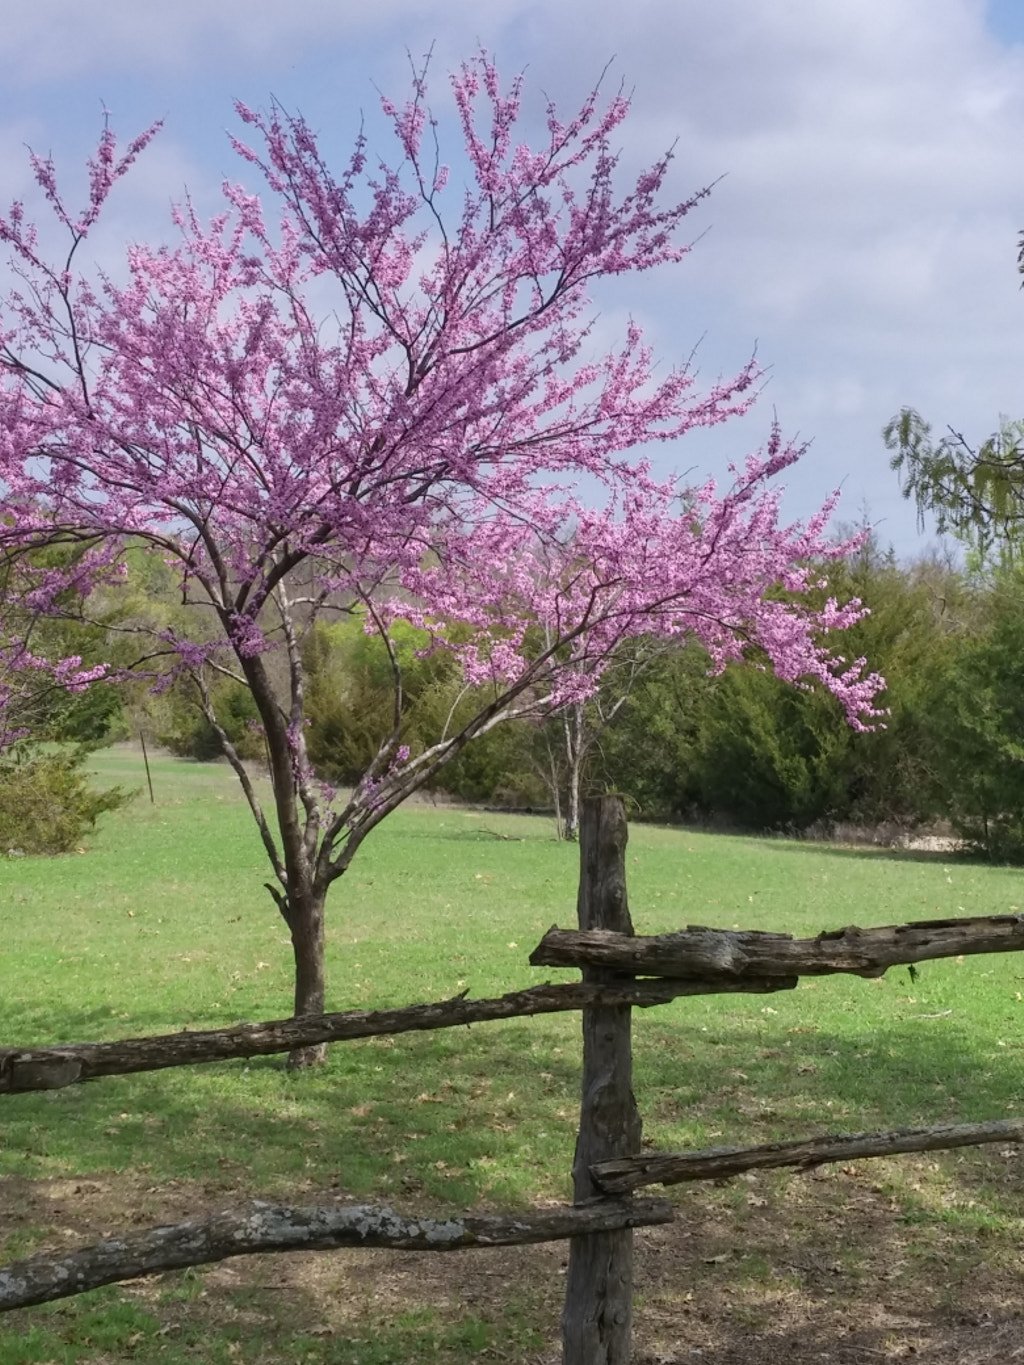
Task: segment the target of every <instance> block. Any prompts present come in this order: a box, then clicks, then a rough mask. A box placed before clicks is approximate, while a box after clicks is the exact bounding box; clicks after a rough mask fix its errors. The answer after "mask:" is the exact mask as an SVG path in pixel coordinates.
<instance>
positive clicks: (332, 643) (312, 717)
mask: <svg viewBox="0 0 1024 1365" xmlns="http://www.w3.org/2000/svg"><path fill="white" fill-rule="evenodd" d="M391 644H392V648H393V650H394V660H392V658H391V656H390V655H389V654H388V650H387V647H386V645H385V643H384V641H383V640H382V639H381V638H380V636H379V635H376V634H367V633H366V631H365V630H364V629H363V618H362V616H359V615H353V616H351V617H349V618H348V619H347V620H345V621H342V622H339V623H337V624H335V625H331V626H325V625H317V627H316V628H315V629H314V631H313V632H312V633H311V635H310V636H309V638H308V640H307V641H306V644H305V646H304V649H303V663H304V665H305V667H306V670H307V684H306V714H307V716H308V718H309V721H310V729H309V735H308V745H309V754H310V759H311V761H312V763H313V764H314V766H315V767H316V769H317V771H318V772H320V773H321V774H322V775H323V776H324V777H326V778H327V779H328V780H329V781H331V782H341V783H345V782H355V781H356V780H357V779H358V778H359V777H361V776H362V774H363V773H364V772H365V771H366V768H367V767H368V766H369V764H370V763H371V762H372V760H373V759H374V757H375V756H376V754H377V751H378V749H379V748H380V745H381V742H382V740H384V739H385V738H386V737H387V736H388V735H390V734H391V732H392V729H393V726H394V724H395V667H396V666H397V668H398V669H399V671H400V676H401V685H402V695H401V705H400V722H401V741H402V743H403V744H407V745H408V746H409V748H410V749H411V750H412V752H413V753H417V752H419V751H421V750H422V749H423V748H424V747H425V746H426V745H427V744H430V743H434V742H436V740H438V739H439V738H440V737H441V735H442V734H443V733H444V729H445V725H446V722H447V721H448V717H449V714H450V713H451V712H452V708H453V707H455V706H456V705H457V703H458V700H459V695H460V686H461V684H460V677H459V670H458V666H457V664H456V662H455V660H454V659H453V658H452V657H451V655H450V654H448V653H446V652H445V651H443V650H438V651H434V652H426V651H427V646H428V645H429V639H428V637H427V635H426V634H425V632H423V631H420V630H416V629H415V628H414V627H412V626H409V625H407V624H405V623H404V622H401V621H397V622H395V624H394V625H393V627H392V629H391Z"/></svg>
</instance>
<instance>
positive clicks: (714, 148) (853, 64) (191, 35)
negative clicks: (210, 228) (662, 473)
mask: <svg viewBox="0 0 1024 1365" xmlns="http://www.w3.org/2000/svg"><path fill="white" fill-rule="evenodd" d="M9 8H10V11H11V12H10V14H8V15H5V32H4V41H3V50H2V52H0V78H2V80H3V85H4V88H5V91H6V94H5V96H0V197H6V198H10V196H11V195H12V194H14V193H23V192H24V187H25V174H24V170H23V165H24V163H23V161H22V160H21V153H20V143H21V142H22V141H24V140H29V141H32V142H34V143H36V145H43V146H47V145H50V144H51V143H53V144H55V145H56V146H57V148H58V150H61V151H62V152H63V151H65V150H67V149H70V148H71V147H72V146H74V147H75V148H76V153H75V154H76V155H79V156H80V155H81V152H82V150H83V149H84V148H85V147H86V146H87V145H88V142H89V139H88V138H86V139H85V140H84V141H83V133H82V128H81V124H82V120H83V117H84V114H83V111H87V110H94V109H97V108H98V104H99V99H100V97H101V96H103V97H105V98H107V99H108V100H109V101H110V102H111V104H112V105H114V106H115V107H116V108H117V109H118V123H119V126H121V127H124V128H125V129H126V130H134V127H135V126H136V124H138V123H141V122H143V121H145V120H147V119H148V118H149V117H151V116H152V115H153V114H154V113H155V114H159V113H161V112H166V113H167V115H168V130H167V132H166V133H165V134H164V135H162V137H161V139H160V141H159V143H158V144H157V147H155V148H154V149H153V151H152V152H151V153H150V154H149V156H148V158H147V159H146V160H145V161H144V162H143V163H142V165H140V167H139V170H138V173H137V175H136V176H135V177H134V179H133V182H132V184H131V185H128V186H125V187H124V189H123V191H122V194H121V196H119V198H118V200H117V201H116V204H115V205H112V208H113V209H114V212H113V213H112V216H111V221H110V223H109V224H108V225H107V237H106V238H105V241H109V242H110V243H111V245H113V242H114V240H115V239H116V238H117V236H118V234H122V235H124V236H129V237H130V236H139V235H143V234H144V233H148V232H149V231H151V230H153V226H152V225H153V224H154V223H155V222H156V221H157V218H158V217H159V218H160V219H161V221H162V218H163V214H164V207H165V205H166V203H167V201H168V200H169V199H171V198H173V197H177V196H178V194H179V192H180V189H181V185H182V182H183V181H185V180H187V181H188V182H189V183H190V185H191V186H192V187H193V189H194V190H196V192H197V194H198V195H199V196H200V197H201V198H202V199H203V201H204V202H206V201H207V200H209V201H211V202H212V191H213V189H214V187H215V185H216V184H217V182H218V181H219V179H220V176H221V175H222V174H223V173H224V172H225V171H226V172H228V173H231V172H232V167H231V158H230V156H229V155H228V154H227V152H226V151H225V143H224V139H223V135H222V132H221V130H222V129H223V127H224V126H225V124H228V123H230V121H231V116H230V99H231V96H232V95H234V94H239V95H241V96H242V97H243V98H246V99H250V100H253V101H258V100H260V99H265V98H266V96H267V94H268V93H269V92H270V91H271V90H273V91H274V92H275V93H277V94H279V95H280V96H281V97H282V98H283V99H284V100H285V101H286V103H287V104H289V106H290V107H293V108H294V107H297V108H302V109H304V110H306V111H307V112H308V114H309V117H310V120H311V122H312V123H313V124H314V126H316V127H318V128H321V129H322V130H323V132H324V136H325V141H326V142H327V143H328V144H329V145H330V147H331V150H332V153H335V152H336V153H339V154H340V153H342V152H343V151H344V150H345V149H346V148H347V147H348V146H349V145H350V143H351V135H352V131H353V130H354V128H355V126H356V123H357V119H358V111H359V109H360V108H361V107H362V108H366V107H370V108H372V106H373V104H374V101H375V94H374V90H373V83H374V82H376V83H378V84H379V85H381V86H382V87H385V88H387V89H389V90H395V89H396V88H397V89H398V90H399V92H400V91H401V89H402V88H404V82H405V73H406V58H405V50H406V48H408V49H410V50H411V51H412V52H413V53H415V54H418V53H421V52H423V51H425V50H426V48H427V46H428V45H429V44H430V42H431V40H435V43H436V46H435V53H436V69H437V70H438V72H440V71H443V70H445V69H446V68H447V67H448V66H450V65H451V64H453V63H454V62H455V61H457V60H458V59H459V58H460V57H462V56H465V55H466V54H468V53H469V52H471V51H472V50H473V49H474V48H475V46H476V44H477V42H478V41H481V42H483V43H484V44H485V45H486V46H488V47H491V48H493V49H495V50H496V52H497V54H498V56H499V59H500V62H501V65H502V68H503V69H504V70H506V71H508V70H510V69H515V68H517V67H519V66H522V65H527V66H528V68H529V83H530V90H531V91H532V92H533V93H532V99H533V101H534V103H533V104H532V105H531V106H530V107H531V108H532V109H534V110H537V109H538V108H539V107H540V104H541V96H540V93H539V92H540V91H545V92H547V93H550V94H551V95H552V96H554V97H555V98H556V99H557V100H558V102H559V103H560V104H563V105H567V104H572V103H573V102H575V101H578V100H579V99H581V98H582V96H583V95H584V94H585V92H586V91H587V89H588V88H589V86H590V85H591V84H592V82H593V80H594V78H595V77H596V76H597V74H598V73H599V72H600V71H601V69H602V68H603V67H604V65H605V63H606V62H607V61H608V59H609V58H610V57H614V58H615V62H614V66H613V70H612V73H611V75H610V77H609V81H610V83H612V84H614V83H616V82H617V80H618V78H619V75H618V73H621V75H622V78H623V79H624V80H625V81H626V83H627V84H628V85H629V86H631V87H633V88H634V89H635V92H636V93H635V101H634V112H633V116H632V118H631V120H630V122H629V124H627V125H626V127H625V128H624V129H623V130H622V137H623V150H624V160H625V161H626V162H628V163H629V164H630V165H631V166H633V167H634V168H635V167H636V166H638V165H639V164H641V163H642V162H644V161H649V160H650V159H651V158H652V157H653V156H654V155H656V154H657V153H658V152H659V151H660V150H661V149H663V148H664V147H665V146H667V145H669V144H670V143H672V142H673V141H675V142H676V143H677V153H676V163H675V168H674V172H673V180H674V184H675V186H676V189H677V192H678V193H679V194H680V195H682V194H685V193H688V192H689V191H690V190H692V189H694V188H696V187H697V186H699V185H702V184H705V183H707V182H709V181H710V180H713V179H716V178H717V177H719V176H722V175H724V176H725V179H723V180H722V181H721V183H720V184H719V185H718V186H717V187H716V189H715V192H714V194H713V196H712V199H711V201H710V203H709V204H707V205H703V206H701V208H700V209H699V210H698V211H697V212H696V213H695V215H694V220H693V222H694V227H693V234H694V236H696V235H698V234H699V233H701V232H702V231H704V229H706V228H709V229H710V230H709V231H708V233H707V235H706V236H705V237H704V238H703V240H701V241H700V242H699V244H698V245H697V247H696V249H695V251H694V252H693V254H692V256H691V257H690V258H689V260H688V261H687V262H685V263H684V264H683V265H681V266H680V267H679V269H678V270H677V271H676V272H674V273H673V272H662V273H660V274H659V276H658V278H657V279H654V278H647V277H644V278H641V279H640V280H637V281H635V282H631V283H630V285H629V288H628V292H624V291H616V290H612V291H610V293H609V295H608V296H607V301H606V302H605V303H604V305H603V306H604V308H605V324H606V325H607V326H611V324H612V322H613V321H614V320H615V318H617V317H618V316H620V315H621V313H622V311H624V310H625V309H626V308H629V309H630V310H631V311H632V312H633V313H635V314H636V315H638V316H639V317H641V318H642V319H643V320H644V321H645V324H646V325H647V327H648V330H649V332H650V334H651V336H652V338H653V339H654V340H655V342H656V345H657V347H658V349H659V351H660V352H661V353H662V354H664V356H665V357H666V361H668V362H672V363H675V362H678V361H679V360H681V359H683V358H685V357H686V355H687V354H689V352H690V350H691V348H692V347H693V345H694V344H695V343H696V342H697V341H698V340H700V339H701V338H703V341H702V344H701V347H700V350H699V361H700V366H701V369H702V370H703V372H704V373H705V374H706V375H707V377H708V378H713V377H714V376H715V375H717V374H718V373H719V372H724V373H729V372H732V371H734V370H735V369H736V368H738V366H739V365H741V364H742V363H743V361H744V360H745V359H746V357H747V355H748V354H749V352H750V350H751V348H752V346H753V345H754V344H755V342H756V343H757V344H758V347H759V354H760V355H761V357H762V359H763V360H764V361H765V362H767V363H769V364H771V366H772V377H771V382H770V385H769V388H768V392H767V394H766V405H765V411H764V412H762V413H760V414H758V415H756V416H755V417H753V418H751V419H749V420H748V421H745V422H744V423H742V424H739V425H738V426H737V427H736V428H734V429H728V428H727V429H725V430H724V431H722V432H715V433H708V434H704V433H701V434H699V435H697V436H695V438H694V440H693V441H692V442H690V443H687V444H686V445H685V446H684V447H683V448H682V449H680V450H679V451H678V452H676V453H674V454H672V455H671V456H666V458H667V459H668V458H671V459H673V460H674V461H675V462H677V463H678V464H679V465H681V466H683V467H689V466H691V465H696V466H698V467H700V466H702V465H704V464H705V463H709V462H710V463H711V464H712V465H714V464H719V465H720V464H721V463H722V461H723V459H724V457H725V454H726V452H727V453H728V454H730V455H733V456H735V455H738V454H740V453H741V452H742V449H743V443H744V441H747V442H752V443H756V442H757V441H758V440H759V439H760V437H761V436H762V435H763V433H764V430H765V427H766V425H767V421H768V419H769V409H768V406H767V405H768V404H774V405H775V407H776V408H777V410H778V413H779V416H780V418H781V420H782V422H783V424H784V426H785V428H786V429H787V430H793V431H795V430H797V429H799V430H801V431H803V432H804V433H805V434H806V435H814V436H815V438H816V439H815V444H814V450H813V453H812V456H811V457H810V458H809V459H808V460H807V462H806V465H805V467H804V468H803V470H802V471H800V472H799V473H797V474H796V475H794V477H793V479H792V480H791V482H792V484H793V497H792V499H791V501H792V503H793V508H794V510H799V511H800V512H802V513H806V512H808V511H809V510H811V507H812V505H813V504H815V503H816V502H817V501H820V498H821V496H822V495H823V494H824V492H825V491H826V490H827V489H828V488H829V487H831V486H832V485H833V484H834V483H837V482H839V481H840V480H842V479H844V478H845V483H846V487H847V489H848V491H849V499H850V508H849V511H850V512H851V513H852V512H854V511H856V509H857V508H858V506H859V505H860V503H861V502H862V501H864V500H865V499H866V500H867V501H868V502H869V503H870V504H871V505H872V506H873V507H875V508H877V509H878V510H879V512H880V513H884V515H886V516H887V517H888V518H889V521H888V523H887V526H886V528H885V530H886V533H888V534H891V535H893V536H894V537H896V538H897V540H899V541H900V543H901V544H904V545H910V544H911V543H912V542H913V538H914V534H915V532H914V517H913V512H912V510H909V509H905V508H903V507H902V505H901V503H900V499H899V493H898V489H897V488H896V485H895V483H894V480H893V476H892V475H891V474H890V472H889V470H888V455H887V452H886V451H885V450H884V448H883V447H882V444H881V439H880V435H879V432H880V428H881V426H882V424H883V423H884V422H885V420H886V419H887V418H888V417H889V416H890V415H891V414H892V413H893V412H894V411H895V410H896V409H897V408H898V407H899V406H900V405H901V404H903V403H904V402H910V403H914V404H916V405H918V406H919V407H921V409H922V410H923V411H924V412H925V413H926V415H928V416H929V417H930V418H931V419H932V420H933V421H934V422H935V424H936V425H937V426H941V425H942V424H943V423H944V422H945V421H947V420H948V421H952V422H954V423H955V424H956V425H958V426H962V427H963V428H964V429H965V430H967V431H978V432H987V431H988V430H989V429H990V428H991V427H992V426H993V425H994V423H995V421H996V419H997V417H998V414H999V413H1000V412H1007V413H1010V414H1013V415H1016V414H1018V413H1024V390H1022V386H1021V382H1020V379H1021V373H1022V362H1024V299H1022V298H1021V296H1020V294H1019V291H1018V289H1017V284H1018V278H1017V276H1016V272H1015V249H1016V234H1017V229H1018V228H1019V227H1024V175H1022V173H1021V170H1020V148H1021V146H1024V47H1021V46H1017V47H1011V46H1009V45H1008V44H1007V43H1005V42H1002V43H1001V42H999V41H997V39H996V37H994V36H993V33H992V32H990V31H989V30H988V29H987V28H986V26H985V23H986V15H987V13H988V8H987V6H986V5H985V4H984V3H982V0H858V4H857V5H855V6H854V5H850V4H849V3H848V0H772V2H771V3H770V4H766V3H764V0H716V3H715V5H713V6H712V5H708V4H707V3H702V2H701V0H634V3H633V4H632V5H630V6H628V7H627V6H624V5H623V4H622V3H621V0H559V3H558V4H556V5H551V4H545V5H541V4H539V3H533V2H532V0H489V3H479V2H478V0H477V2H475V3H471V0H444V3H442V2H441V0H378V3H377V4H376V5H375V6H374V7H372V8H371V7H369V6H365V7H358V8H357V7H356V6H354V5H351V4H344V3H339V2H338V0H292V3H291V4H288V5H284V4H281V3H280V0H176V3H175V4H173V5H157V4H155V3H152V0H106V3H104V4H103V5H101V6H91V7H85V6H82V5H81V4H79V3H77V0H37V3H35V4H33V5H26V6H20V7H9ZM1004 18H1005V16H1004ZM55 82H59V84H55ZM436 85H437V88H438V91H439V94H440V98H441V103H442V104H443V103H444V99H445V94H444V85H443V82H442V81H441V80H440V79H438V81H437V82H436ZM4 99H6V104H7V108H8V109H9V111H10V112H9V115H8V119H7V122H6V123H4V122H3V121H2V110H3V100H4ZM121 109H123V110H124V114H123V116H122V113H121Z"/></svg>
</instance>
